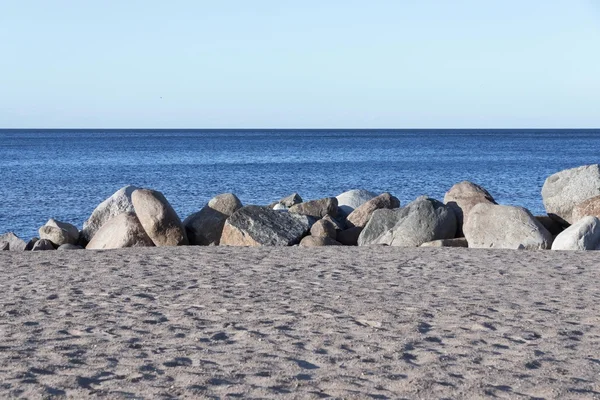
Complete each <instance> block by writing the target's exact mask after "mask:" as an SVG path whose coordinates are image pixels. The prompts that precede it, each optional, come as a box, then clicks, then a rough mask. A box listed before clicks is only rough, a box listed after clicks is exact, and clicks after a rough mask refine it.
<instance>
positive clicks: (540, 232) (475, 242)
mask: <svg viewBox="0 0 600 400" xmlns="http://www.w3.org/2000/svg"><path fill="white" fill-rule="evenodd" d="M463 231H464V232H465V238H466V239H467V241H468V242H469V247H474V248H490V247H492V248H499V249H526V250H537V249H549V248H550V246H551V245H552V234H551V233H550V232H548V230H547V229H546V228H544V226H543V225H542V224H541V223H540V222H539V221H538V220H537V219H536V218H535V217H534V216H533V215H531V213H530V212H529V211H528V210H526V209H525V208H523V207H515V206H501V205H496V204H487V203H479V204H477V205H475V207H473V208H472V209H471V212H470V213H469V217H468V218H467V220H466V221H465V224H464V225H463Z"/></svg>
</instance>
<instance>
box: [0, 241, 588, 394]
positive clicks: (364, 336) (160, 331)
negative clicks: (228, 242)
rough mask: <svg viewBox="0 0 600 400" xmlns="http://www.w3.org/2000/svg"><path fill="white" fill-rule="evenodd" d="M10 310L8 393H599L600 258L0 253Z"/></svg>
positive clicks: (1, 355)
mask: <svg viewBox="0 0 600 400" xmlns="http://www.w3.org/2000/svg"><path fill="white" fill-rule="evenodd" d="M0 313H1V315H0V317H1V318H0V334H1V336H0V337H1V338H2V342H1V343H0V397H1V398H12V397H28V398H42V397H49V396H66V397H71V398H83V397H104V398H111V399H112V398H265V397H267V398H276V397H280V398H302V399H304V398H315V399H317V398H328V397H331V398H361V399H362V398H372V399H387V398H389V399H396V398H410V399H418V398H422V399H428V398H458V399H462V398H464V399H467V398H483V397H489V398H507V399H508V398H510V399H515V398H523V399H528V398H529V399H533V398H547V399H551V398H573V399H575V398H577V399H581V398H600V252H586V253H582V252H576V253H575V252H551V251H537V252H533V251H531V252H525V251H503V250H475V249H457V248H447V249H431V248H428V249H425V248H423V249H401V248H389V247H374V248H348V247H344V248H316V249H303V248H225V247H212V248H206V247H183V248H161V249H156V248H155V249H123V250H111V251H74V252H58V251H54V252H37V253H33V252H28V253H13V252H1V253H0Z"/></svg>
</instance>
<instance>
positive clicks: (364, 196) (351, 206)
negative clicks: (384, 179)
mask: <svg viewBox="0 0 600 400" xmlns="http://www.w3.org/2000/svg"><path fill="white" fill-rule="evenodd" d="M375 197H377V194H375V193H372V192H369V191H368V190H364V189H354V190H349V191H347V192H344V193H342V194H340V195H339V196H337V197H336V199H337V201H338V213H339V216H340V217H342V218H346V217H347V216H348V215H350V213H351V212H352V211H354V210H355V209H356V208H358V207H360V206H362V205H363V204H365V203H366V202H367V201H369V200H371V199H373V198H375Z"/></svg>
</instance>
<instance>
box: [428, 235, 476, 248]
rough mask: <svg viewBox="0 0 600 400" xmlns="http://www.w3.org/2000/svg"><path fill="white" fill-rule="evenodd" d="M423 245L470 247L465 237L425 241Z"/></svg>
mask: <svg viewBox="0 0 600 400" xmlns="http://www.w3.org/2000/svg"><path fill="white" fill-rule="evenodd" d="M421 247H469V242H467V239H465V238H464V237H460V238H454V239H440V240H432V241H431V242H425V243H423V244H422V245H421Z"/></svg>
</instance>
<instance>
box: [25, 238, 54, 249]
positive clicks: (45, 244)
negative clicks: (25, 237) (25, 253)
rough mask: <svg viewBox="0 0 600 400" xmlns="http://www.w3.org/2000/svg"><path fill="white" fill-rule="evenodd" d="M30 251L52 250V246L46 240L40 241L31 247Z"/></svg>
mask: <svg viewBox="0 0 600 400" xmlns="http://www.w3.org/2000/svg"><path fill="white" fill-rule="evenodd" d="M31 250H32V251H42V250H54V245H53V244H52V242H51V241H50V240H48V239H40V240H38V241H37V242H35V244H34V245H33V248H32V249H31Z"/></svg>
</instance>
